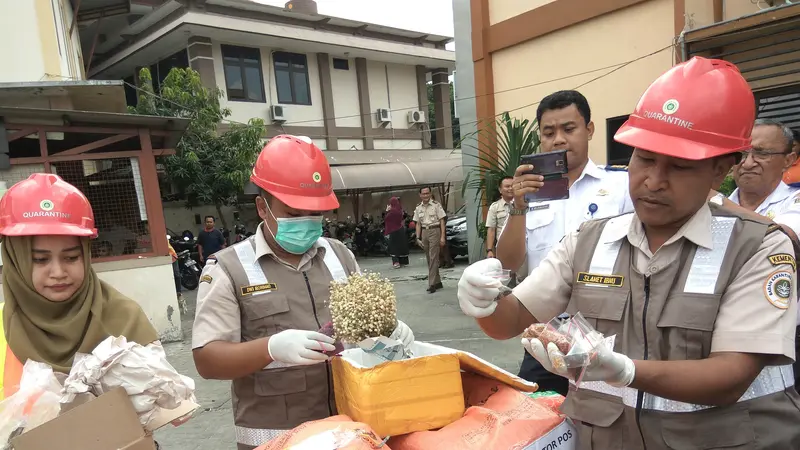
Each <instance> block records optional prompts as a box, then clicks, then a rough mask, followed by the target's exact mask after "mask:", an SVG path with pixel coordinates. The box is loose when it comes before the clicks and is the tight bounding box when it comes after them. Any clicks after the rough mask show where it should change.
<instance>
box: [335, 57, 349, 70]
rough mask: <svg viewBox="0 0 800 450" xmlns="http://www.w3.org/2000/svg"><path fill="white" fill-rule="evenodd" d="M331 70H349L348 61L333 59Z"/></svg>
mask: <svg viewBox="0 0 800 450" xmlns="http://www.w3.org/2000/svg"><path fill="white" fill-rule="evenodd" d="M333 68H334V69H338V70H350V61H348V60H346V59H339V58H333Z"/></svg>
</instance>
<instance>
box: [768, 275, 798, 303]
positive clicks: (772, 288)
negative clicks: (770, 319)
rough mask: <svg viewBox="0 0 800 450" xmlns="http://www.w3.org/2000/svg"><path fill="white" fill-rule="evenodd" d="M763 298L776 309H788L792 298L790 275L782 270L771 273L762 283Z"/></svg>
mask: <svg viewBox="0 0 800 450" xmlns="http://www.w3.org/2000/svg"><path fill="white" fill-rule="evenodd" d="M764 296H765V297H766V298H767V300H768V301H769V302H770V303H772V306H774V307H776V308H780V309H787V308H789V300H790V298H791V296H792V274H791V273H790V272H786V271H784V270H779V271H777V272H773V273H772V274H771V275H770V276H769V278H767V281H766V282H765V283H764Z"/></svg>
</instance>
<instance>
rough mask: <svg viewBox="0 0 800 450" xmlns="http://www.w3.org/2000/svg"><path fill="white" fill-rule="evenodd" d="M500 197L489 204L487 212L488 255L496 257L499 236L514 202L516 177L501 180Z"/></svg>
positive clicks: (488, 256)
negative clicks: (495, 250) (495, 249)
mask: <svg viewBox="0 0 800 450" xmlns="http://www.w3.org/2000/svg"><path fill="white" fill-rule="evenodd" d="M499 191H500V196H501V197H500V199H499V200H497V201H496V202H494V203H492V204H491V205H490V206H489V212H488V213H487V214H486V257H487V258H494V254H495V252H494V248H495V244H497V237H498V236H499V235H500V231H502V230H503V226H505V224H506V219H508V213H509V212H510V211H511V207H512V204H513V202H514V177H503V179H502V180H500V187H499Z"/></svg>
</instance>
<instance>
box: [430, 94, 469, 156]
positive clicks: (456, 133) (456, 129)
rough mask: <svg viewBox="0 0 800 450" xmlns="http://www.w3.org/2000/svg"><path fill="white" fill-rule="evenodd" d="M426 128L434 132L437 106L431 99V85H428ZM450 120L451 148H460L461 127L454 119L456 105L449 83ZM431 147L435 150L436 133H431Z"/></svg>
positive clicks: (456, 119)
mask: <svg viewBox="0 0 800 450" xmlns="http://www.w3.org/2000/svg"><path fill="white" fill-rule="evenodd" d="M427 86H428V126H429V127H430V129H431V130H436V128H437V125H436V107H437V106H438V104H437V103H436V100H435V99H434V98H433V84H432V83H428V85H427ZM450 120H451V121H452V123H453V127H452V129H451V130H450V132H452V133H453V147H455V148H461V127H460V126H459V120H458V118H457V117H456V103H455V93H454V91H453V83H450ZM431 147H432V148H436V131H431Z"/></svg>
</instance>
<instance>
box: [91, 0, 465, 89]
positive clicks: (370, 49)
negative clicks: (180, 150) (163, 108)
mask: <svg viewBox="0 0 800 450" xmlns="http://www.w3.org/2000/svg"><path fill="white" fill-rule="evenodd" d="M191 36H204V37H209V38H211V39H212V40H216V41H223V42H230V43H238V44H241V45H253V46H260V47H269V48H275V49H281V48H282V49H286V50H289V51H298V52H302V51H305V52H309V53H312V52H315V53H328V54H331V55H333V56H343V57H344V56H347V57H350V58H357V57H362V58H367V59H370V60H374V61H384V62H392V63H397V64H409V65H422V66H426V67H428V68H448V69H454V68H455V52H452V51H449V50H444V49H440V48H432V47H425V46H419V45H412V44H407V43H400V42H391V41H384V40H379V39H374V38H368V37H362V36H354V35H348V34H342V33H335V32H331V31H326V30H324V29H313V28H307V27H299V26H292V25H286V24H280V23H270V22H264V21H258V20H250V19H246V18H240V17H231V16H221V15H217V14H208V13H203V12H198V11H189V12H186V13H185V14H183V15H182V16H180V17H177V18H176V19H175V20H173V21H171V22H170V23H167V24H165V25H164V26H162V27H160V28H158V29H156V30H153V31H152V32H151V33H150V34H149V35H148V36H146V37H144V38H142V39H140V40H139V41H138V42H136V43H135V44H132V45H130V46H128V47H126V48H125V49H123V50H121V51H119V52H117V53H116V54H114V55H112V56H110V57H109V58H107V59H106V60H104V61H102V62H100V63H98V64H97V65H95V67H94V68H93V69H92V70H91V72H90V73H89V77H91V78H94V77H98V76H99V77H102V78H114V77H120V76H123V75H124V76H127V75H129V74H132V73H134V71H135V68H136V67H137V66H139V65H143V64H150V63H152V62H153V61H156V60H158V59H161V58H163V57H165V56H168V55H170V54H172V53H174V52H175V51H177V50H178V49H180V48H184V47H186V45H187V42H188V39H189V37H191ZM345 54H347V55H345Z"/></svg>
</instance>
